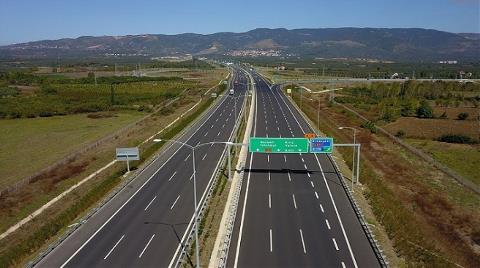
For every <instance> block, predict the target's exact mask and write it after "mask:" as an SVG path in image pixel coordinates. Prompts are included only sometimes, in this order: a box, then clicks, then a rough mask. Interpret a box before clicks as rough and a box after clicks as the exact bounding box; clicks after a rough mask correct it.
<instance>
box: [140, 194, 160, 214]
mask: <svg viewBox="0 0 480 268" xmlns="http://www.w3.org/2000/svg"><path fill="white" fill-rule="evenodd" d="M155 198H157V196H154V197H153V199H152V201H150V203H148V205H147V206H146V207H145V209H144V210H143V211H147V209H148V207H150V205H151V204H152V203H153V201H154V200H155Z"/></svg>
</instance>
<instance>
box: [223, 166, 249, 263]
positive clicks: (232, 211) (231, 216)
mask: <svg viewBox="0 0 480 268" xmlns="http://www.w3.org/2000/svg"><path fill="white" fill-rule="evenodd" d="M242 166H243V167H244V166H245V163H243V164H242ZM244 175H245V170H244V169H242V171H241V172H240V176H239V179H240V180H239V182H238V184H237V187H236V188H235V190H234V192H233V200H232V203H231V206H230V207H229V208H228V222H227V233H226V236H225V238H224V240H223V245H222V246H221V247H220V249H219V251H220V253H219V255H220V257H219V258H218V259H219V265H218V267H219V268H223V267H226V265H227V258H228V252H229V250H230V243H231V242H232V236H233V229H234V228H235V219H236V216H237V210H238V201H239V200H240V193H241V191H242V184H243V177H244Z"/></svg>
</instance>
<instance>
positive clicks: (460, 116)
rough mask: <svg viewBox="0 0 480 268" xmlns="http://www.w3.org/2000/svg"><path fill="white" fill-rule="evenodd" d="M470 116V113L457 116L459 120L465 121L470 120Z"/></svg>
mask: <svg viewBox="0 0 480 268" xmlns="http://www.w3.org/2000/svg"><path fill="white" fill-rule="evenodd" d="M468 116H469V114H468V113H459V114H458V115H457V118H458V120H465V119H467V118H468Z"/></svg>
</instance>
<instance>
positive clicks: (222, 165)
mask: <svg viewBox="0 0 480 268" xmlns="http://www.w3.org/2000/svg"><path fill="white" fill-rule="evenodd" d="M245 98H246V97H245ZM244 101H246V99H244ZM244 112H245V105H242V108H241V109H240V112H239V114H238V116H237V121H236V122H235V126H234V129H233V131H232V134H231V135H230V137H229V141H233V139H234V138H235V137H236V136H237V134H238V130H239V127H240V123H241V121H242V118H243V113H244ZM227 154H228V150H227V149H225V150H224V151H223V153H222V156H221V157H220V160H219V162H220V164H219V165H217V169H216V171H215V175H214V177H213V180H212V183H211V184H210V186H207V187H209V189H208V192H207V195H206V196H205V199H204V200H201V204H200V205H199V210H198V218H197V221H196V222H194V223H193V224H192V226H191V229H190V231H189V234H188V236H187V238H186V241H185V242H184V241H182V242H181V243H182V244H183V245H184V247H183V249H182V251H181V253H180V256H179V257H178V259H177V261H176V263H175V265H174V266H173V267H176V268H177V267H180V266H181V265H182V264H183V263H186V260H185V258H186V257H187V252H188V251H190V250H191V247H192V242H193V241H194V235H195V224H200V223H201V221H202V219H203V216H204V215H203V214H204V212H205V209H206V208H207V207H208V202H209V200H210V198H211V196H212V192H213V190H214V188H215V185H216V184H217V183H218V179H219V178H220V176H221V175H222V171H223V170H224V169H225V166H226V161H227Z"/></svg>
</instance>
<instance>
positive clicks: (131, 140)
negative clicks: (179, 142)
mask: <svg viewBox="0 0 480 268" xmlns="http://www.w3.org/2000/svg"><path fill="white" fill-rule="evenodd" d="M188 72H192V73H193V72H194V71H192V70H188ZM226 74H227V72H226V70H222V69H215V70H211V71H210V70H207V71H204V72H202V79H198V80H196V81H187V80H184V79H182V78H178V77H174V78H164V77H161V78H149V77H148V78H145V77H128V78H127V77H106V78H104V80H102V79H99V77H97V86H95V83H94V81H93V83H90V80H88V79H89V78H88V75H87V78H86V79H79V78H74V79H71V78H65V77H64V76H63V75H61V76H60V77H57V76H56V75H55V76H54V77H50V75H49V77H48V78H46V80H47V81H49V82H48V83H51V84H49V85H50V86H51V87H52V88H55V89H56V90H58V91H57V93H58V92H59V91H60V92H62V94H65V96H67V98H68V97H70V96H69V95H68V94H67V93H69V92H74V93H75V92H77V93H78V92H79V95H80V96H82V97H85V100H86V102H87V103H88V102H89V101H92V102H95V101H96V100H95V96H94V97H93V98H92V97H91V96H89V94H88V93H90V94H92V92H93V91H95V88H99V90H98V91H100V92H101V93H102V94H100V95H101V96H102V98H103V97H106V101H105V102H104V104H105V105H106V106H105V107H106V109H105V110H101V111H98V112H81V113H73V114H67V115H63V116H59V115H53V116H49V117H46V118H44V117H37V118H15V119H13V118H5V119H0V125H3V126H6V128H1V131H4V130H5V129H7V130H8V129H9V130H8V135H6V136H2V139H3V141H2V142H3V143H5V144H7V145H8V146H10V147H9V148H17V149H18V150H17V151H16V153H21V154H22V155H29V154H30V153H32V152H31V151H30V150H35V151H36V150H38V151H41V152H43V153H46V154H51V156H49V159H50V160H49V161H54V160H55V159H62V157H63V156H64V155H65V154H66V153H70V152H75V151H76V150H77V149H78V148H82V147H83V146H84V145H87V144H89V143H90V142H91V141H95V140H96V139H99V138H102V137H105V136H106V135H107V134H110V133H114V132H115V130H118V129H120V128H122V127H125V126H127V125H129V126H128V128H126V129H125V130H124V131H123V132H121V133H117V134H116V135H115V136H113V137H111V138H109V139H107V140H106V141H105V142H102V143H100V144H99V145H98V146H96V147H94V148H93V149H92V150H88V151H86V152H83V153H80V154H78V155H77V156H75V157H74V158H73V159H71V160H70V161H68V162H67V163H65V164H64V165H61V166H59V167H58V168H55V169H53V170H51V171H49V172H47V173H44V174H41V175H39V176H37V177H35V179H34V180H31V181H30V182H29V183H27V184H24V185H21V187H18V188H16V189H14V190H13V191H10V192H8V193H5V194H2V195H1V196H0V218H2V220H1V221H0V230H1V231H2V232H3V231H5V230H6V229H7V228H9V227H10V226H12V225H13V224H15V223H16V222H18V221H19V220H21V219H23V218H24V217H26V216H27V215H29V214H30V213H32V212H33V211H35V210H36V209H38V208H39V207H41V206H42V205H43V204H45V203H46V202H48V201H49V200H51V199H52V198H53V197H55V196H57V195H58V194H60V193H61V192H63V191H64V190H66V189H68V188H69V187H71V186H72V185H74V184H76V183H77V182H79V181H80V180H81V179H83V178H85V177H86V176H87V175H89V174H91V173H92V172H94V171H95V170H97V169H99V168H100V167H103V166H104V165H106V164H107V163H109V162H110V161H112V159H113V157H114V151H115V148H116V147H121V146H140V151H141V159H142V160H141V161H139V162H133V163H132V165H131V168H132V170H135V169H137V167H138V166H139V165H140V164H141V163H142V162H143V161H145V160H146V159H147V158H148V157H150V156H152V155H153V154H155V153H156V152H157V151H158V149H159V148H160V147H161V146H162V145H163V143H153V142H148V143H142V141H144V140H145V139H146V138H148V137H150V136H151V135H153V134H155V133H157V132H158V131H159V130H161V129H162V128H164V127H165V126H166V125H168V124H169V123H170V122H172V121H173V120H175V119H176V118H177V117H178V116H179V115H180V114H182V113H184V112H186V111H187V110H188V109H190V108H191V107H192V106H193V105H195V104H196V106H195V109H194V110H192V111H191V112H189V113H187V114H186V115H185V116H184V117H183V118H182V119H181V120H178V121H177V122H176V123H175V124H174V125H172V126H171V127H169V128H168V129H165V130H164V131H163V132H162V133H160V136H159V137H163V138H169V137H174V136H175V135H177V134H178V133H179V132H181V131H182V130H183V129H185V128H186V127H187V126H188V125H189V124H190V123H191V122H193V121H194V120H195V119H196V118H197V117H198V115H199V114H201V113H202V112H203V111H205V110H206V109H208V107H209V106H210V105H211V104H212V102H213V99H211V98H210V97H209V96H203V94H204V93H205V92H206V90H207V89H209V88H212V90H213V91H211V92H221V91H223V90H225V85H223V84H221V85H220V86H217V87H216V85H217V84H218V83H219V81H220V80H222V79H224V78H225V76H226ZM28 76H30V75H28ZM34 76H36V75H34ZM34 79H38V78H34ZM41 79H44V78H41ZM122 79H123V80H125V81H124V82H127V83H120V84H117V85H116V87H117V88H116V93H117V94H118V95H115V100H117V99H118V102H115V103H114V105H111V103H110V102H109V100H110V88H109V86H110V84H109V83H110V82H111V81H112V80H113V81H115V82H118V81H122ZM52 80H57V81H58V80H60V81H64V82H65V83H64V84H61V83H57V82H52ZM67 80H68V82H67ZM85 80H86V82H85ZM127 80H128V81H127ZM132 81H133V82H132ZM8 83H9V84H8V85H7V88H11V87H10V85H11V84H10V81H9V82H8ZM28 83H29V84H28V85H20V84H16V85H15V86H16V87H17V86H18V87H23V86H25V87H39V86H43V85H45V84H46V83H45V82H42V83H37V82H35V81H32V80H29V81H28ZM102 83H103V84H102ZM64 85H67V87H63V86H64ZM36 90H38V89H36ZM69 90H70V91H69ZM89 90H90V91H89ZM20 94H22V93H20ZM32 94H33V95H35V94H38V95H41V94H43V92H35V91H34V92H33V93H32ZM72 95H75V94H72ZM18 97H19V98H27V96H26V95H25V96H23V95H21V96H18ZM35 97H38V96H35ZM43 97H44V96H39V98H40V99H41V98H43ZM117 97H118V98H117ZM11 98H16V97H8V98H5V99H11ZM155 98H157V100H152V99H155ZM175 98H177V99H176V100H175V101H173V102H171V101H172V100H174V99H175ZM0 100H2V99H0ZM41 100H42V101H44V100H43V99H41ZM64 100H65V99H63V98H60V102H61V103H62V104H63V105H65V106H64V107H70V106H69V105H71V103H70V102H68V101H66V102H63V101H64ZM22 101H23V100H22ZM102 101H103V100H102ZM120 103H121V104H120ZM169 103H170V104H169ZM41 104H42V105H43V104H46V103H41ZM167 104H168V105H167ZM142 105H143V106H145V107H147V108H148V109H139V108H140V107H141V106H142ZM131 123H134V124H131ZM20 130H21V133H20V134H21V135H15V133H17V131H20ZM53 132H54V133H53ZM6 133H7V132H6ZM49 133H50V135H49ZM37 135H38V136H39V137H35V136H37ZM31 143H34V144H31ZM29 144H31V145H30V146H29ZM12 146H13V147H12ZM12 150H13V149H12ZM38 157H40V156H37V157H35V156H34V157H33V158H31V157H30V158H26V159H25V161H24V162H23V164H24V165H26V164H25V162H26V161H32V162H33V163H34V164H33V165H32V166H35V167H37V168H41V167H42V163H40V162H38ZM17 160H18V159H17ZM20 160H22V159H20ZM20 162H21V161H20ZM49 163H51V162H49ZM18 165H21V163H19V164H18ZM45 165H47V163H44V164H43V166H45ZM6 168H9V167H6ZM21 170H22V169H21V168H20V169H13V168H9V171H11V172H10V173H9V174H10V175H11V176H10V177H9V178H10V179H9V180H5V181H3V177H2V183H4V184H3V185H9V184H11V183H13V182H15V180H19V179H21V178H22V176H21V174H19V173H18V171H21ZM32 170H33V169H32ZM124 173H125V165H124V163H117V164H114V165H113V166H112V167H110V168H108V169H107V170H105V171H104V172H102V173H100V174H99V175H97V176H96V177H95V178H94V179H92V180H91V181H89V182H87V183H85V184H84V185H82V186H80V187H79V188H78V189H76V190H75V191H74V192H72V193H71V194H69V195H68V196H66V197H64V198H62V200H61V201H60V202H58V203H57V204H55V205H53V206H52V207H51V208H50V209H48V210H47V211H45V212H44V213H42V214H41V215H40V216H38V217H37V218H35V220H33V221H31V222H29V223H27V224H26V225H24V226H23V227H22V228H21V229H19V230H17V231H16V232H14V233H12V234H11V235H9V236H7V237H5V238H4V239H2V240H0V267H9V266H23V265H25V264H26V262H27V261H28V260H29V259H31V258H32V257H34V256H36V255H37V254H38V252H39V251H40V250H42V249H45V248H46V246H47V245H48V244H49V243H51V242H53V241H54V240H55V239H57V238H58V237H59V235H61V234H62V233H64V231H66V230H67V229H68V228H69V227H68V225H70V224H72V223H73V222H74V221H75V220H78V219H79V218H81V217H83V216H84V215H86V213H87V212H88V211H89V210H90V209H91V208H92V207H93V206H95V204H97V203H98V201H99V200H101V199H103V198H104V197H105V196H106V195H107V194H108V193H111V191H112V189H114V188H115V187H116V186H118V185H119V184H123V183H124V182H125V179H123V178H122V177H121V176H122V175H123V174H124ZM60 203H61V204H60Z"/></svg>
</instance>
